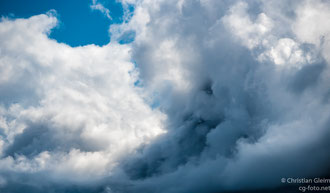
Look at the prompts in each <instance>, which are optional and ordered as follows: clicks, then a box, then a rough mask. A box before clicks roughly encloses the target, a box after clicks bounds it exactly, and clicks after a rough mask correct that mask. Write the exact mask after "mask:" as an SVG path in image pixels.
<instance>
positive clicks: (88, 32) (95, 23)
mask: <svg viewBox="0 0 330 193" xmlns="http://www.w3.org/2000/svg"><path fill="white" fill-rule="evenodd" d="M27 2H28V3H27ZM101 3H102V4H103V5H104V7H106V8H108V9H109V10H110V15H111V17H112V20H109V19H108V18H107V17H106V16H104V15H103V14H102V13H101V12H100V11H98V10H92V9H91V8H90V5H91V4H92V1H91V0H70V1H67V0H56V1H45V0H30V1H26V0H1V1H0V15H1V16H7V17H11V18H13V17H14V18H22V17H23V18H28V17H30V16H33V15H38V14H41V13H46V12H47V11H49V10H51V9H54V10H56V12H57V17H58V19H59V20H60V24H59V26H58V27H57V28H55V29H53V31H52V33H51V35H50V37H51V38H54V39H56V40H57V41H58V42H64V43H66V44H68V45H71V46H82V45H87V44H96V45H105V44H107V43H108V42H109V41H110V37H109V33H108V29H109V26H110V25H111V24H112V23H120V22H121V21H122V15H123V9H122V6H121V4H120V3H117V2H116V1H115V0H109V1H104V2H102V1H101Z"/></svg>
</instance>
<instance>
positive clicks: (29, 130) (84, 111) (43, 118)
mask: <svg viewBox="0 0 330 193" xmlns="http://www.w3.org/2000/svg"><path fill="white" fill-rule="evenodd" d="M56 24H57V19H56V18H55V17H54V16H52V15H50V14H42V15H37V16H33V17H31V18H27V19H15V20H10V19H6V18H3V19H2V21H1V23H0V25H1V27H0V28H1V30H0V37H1V42H3V43H2V44H1V56H0V57H1V63H0V66H1V69H2V70H1V73H2V79H1V82H0V88H1V91H2V92H1V95H0V98H1V106H0V117H1V118H0V120H1V121H0V123H1V130H0V131H1V137H0V141H1V157H2V159H1V160H0V168H1V169H0V171H1V174H0V175H1V176H2V177H4V179H6V180H7V181H8V183H4V184H8V187H5V189H4V190H7V189H6V188H8V191H9V190H10V191H11V189H10V188H11V187H10V185H11V184H14V185H13V186H15V184H25V185H27V186H29V187H30V186H31V187H35V186H38V180H37V181H34V180H33V179H35V178H39V174H40V175H41V176H44V175H45V176H47V179H46V180H45V183H49V184H52V183H60V184H61V182H65V181H66V182H75V183H84V182H89V181H90V179H91V178H93V179H95V181H97V180H96V179H100V178H104V177H106V176H109V175H110V174H111V172H112V171H113V170H114V168H115V166H116V165H117V164H118V160H119V158H120V157H121V156H122V155H123V154H127V153H129V152H132V151H135V148H136V147H138V146H140V145H142V144H146V143H148V142H149V141H150V140H151V139H153V138H154V137H155V136H157V135H159V134H160V133H162V132H163V123H162V122H163V120H164V119H165V115H164V114H162V113H161V112H159V111H158V110H156V109H154V110H152V109H151V108H150V107H149V106H148V104H147V103H146V102H145V99H144V97H143V90H142V89H141V88H137V87H135V86H134V82H136V81H137V80H138V71H137V69H135V67H134V64H133V63H132V62H131V60H132V59H131V56H130V50H131V48H130V47H128V46H126V45H120V44H117V43H112V44H108V45H105V46H103V47H99V46H96V45H88V46H83V47H75V48H72V47H70V46H68V45H65V44H62V43H58V42H56V41H55V40H52V39H49V38H48V37H47V35H48V34H49V33H50V30H51V28H53V27H54V26H56ZM15 173H16V174H17V175H15ZM21 175H24V176H29V177H28V178H31V181H30V180H28V179H26V180H24V179H22V178H21ZM7 176H8V177H7ZM11 176H12V178H11ZM11 180H12V181H11ZM31 187H30V188H31ZM12 191H14V190H12Z"/></svg>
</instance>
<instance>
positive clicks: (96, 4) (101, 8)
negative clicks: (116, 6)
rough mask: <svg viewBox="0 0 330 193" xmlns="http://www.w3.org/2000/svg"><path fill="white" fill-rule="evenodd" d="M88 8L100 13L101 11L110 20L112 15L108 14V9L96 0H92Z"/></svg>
mask: <svg viewBox="0 0 330 193" xmlns="http://www.w3.org/2000/svg"><path fill="white" fill-rule="evenodd" d="M90 8H91V9H92V10H98V11H100V12H101V13H103V14H104V15H105V16H106V17H107V18H108V19H110V20H112V17H111V16H110V10H109V9H107V8H105V7H104V5H102V4H101V3H99V2H98V1H97V0H93V4H92V5H90Z"/></svg>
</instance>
